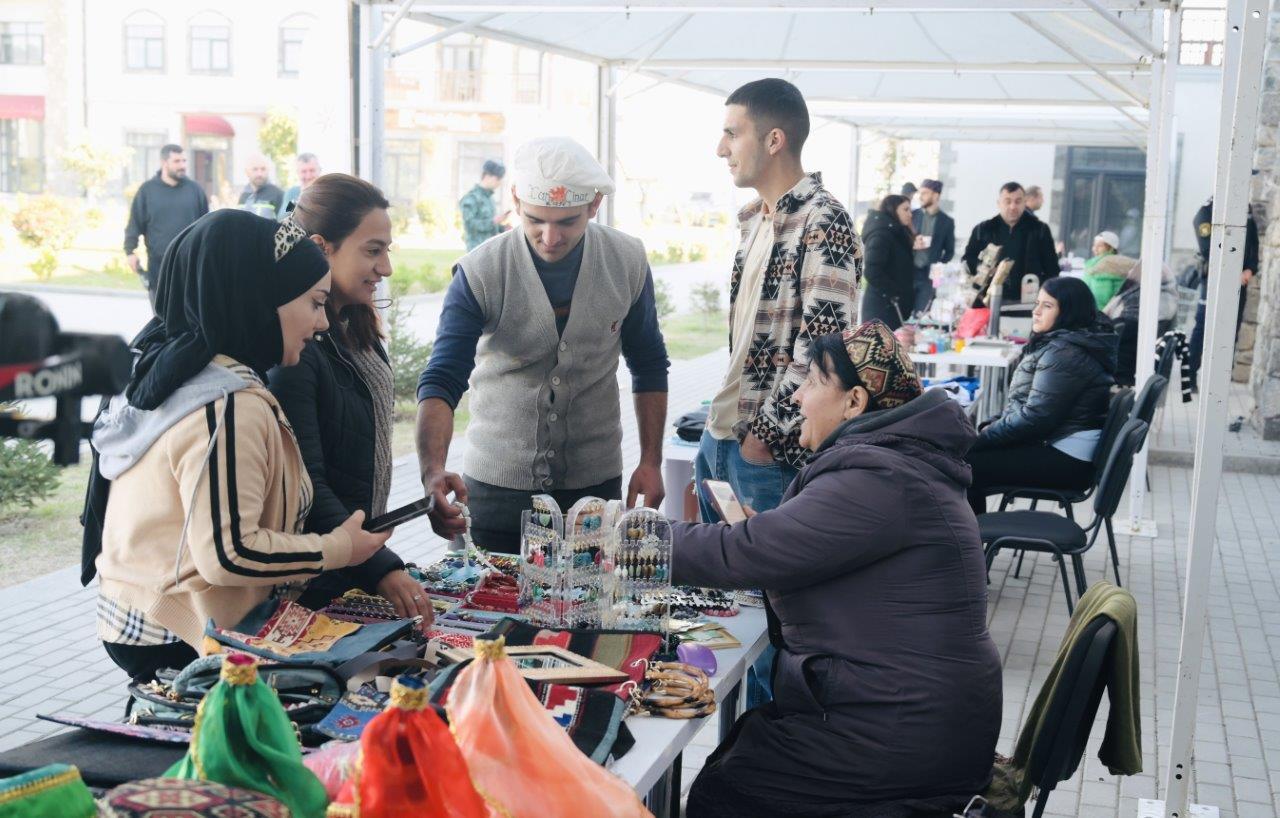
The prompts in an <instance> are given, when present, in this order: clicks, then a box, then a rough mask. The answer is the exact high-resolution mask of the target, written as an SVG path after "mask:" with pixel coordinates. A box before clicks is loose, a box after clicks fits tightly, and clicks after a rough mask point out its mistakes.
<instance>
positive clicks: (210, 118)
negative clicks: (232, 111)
mask: <svg viewBox="0 0 1280 818" xmlns="http://www.w3.org/2000/svg"><path fill="white" fill-rule="evenodd" d="M182 126H183V127H184V128H185V129H186V131H187V134H188V135H191V134H207V135H209V136H235V135H236V129H235V128H233V127H231V123H230V122H228V121H226V120H225V119H223V118H222V117H220V116H218V115H217V114H183V115H182Z"/></svg>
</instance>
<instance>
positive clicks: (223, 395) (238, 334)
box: [86, 210, 390, 679]
mask: <svg viewBox="0 0 1280 818" xmlns="http://www.w3.org/2000/svg"><path fill="white" fill-rule="evenodd" d="M305 238H306V237H305V234H304V233H303V231H302V230H301V228H299V227H298V226H297V225H296V224H294V223H293V222H292V220H286V221H285V222H283V223H281V224H280V225H278V226H277V224H276V223H275V222H274V221H270V220H267V219H263V218H262V217H260V216H256V215H253V214H251V213H247V212H244V211H234V210H222V211H218V212H215V213H211V214H209V215H207V216H205V217H203V218H202V219H200V220H199V221H197V222H196V223H195V224H193V225H191V226H190V227H188V228H187V229H186V230H185V231H183V233H181V234H180V235H179V236H178V238H177V239H175V240H174V243H173V245H172V247H171V248H170V250H169V251H168V252H167V253H166V254H165V257H164V261H163V262H162V263H161V267H160V274H159V284H158V290H157V296H156V297H157V312H158V316H159V317H157V318H156V319H153V320H152V322H151V323H150V324H148V326H147V328H146V329H145V330H143V333H142V334H141V335H140V336H139V337H138V338H137V339H136V340H135V342H134V346H135V347H136V348H137V349H138V350H139V351H140V353H141V354H140V357H139V359H138V362H137V363H136V364H135V367H134V372H133V377H132V380H131V382H130V384H129V387H128V389H127V390H126V392H125V394H124V395H120V396H117V397H116V398H114V399H113V400H112V401H111V404H110V406H109V407H108V408H107V409H106V410H105V411H104V412H103V413H102V414H101V416H100V417H99V418H98V420H97V422H96V423H95V426H94V434H93V445H94V449H95V450H96V452H97V455H98V457H97V471H98V473H99V475H100V477H101V478H103V479H105V480H107V481H110V486H109V494H107V496H106V502H105V513H104V514H103V515H102V517H101V519H102V529H101V553H100V554H98V556H97V560H96V564H97V572H98V574H99V577H100V592H99V600H98V635H99V637H100V638H101V639H102V640H103V643H104V646H105V648H106V650H107V653H108V654H109V655H110V656H111V658H112V659H113V660H114V661H115V662H116V664H118V665H119V666H120V667H121V668H123V669H124V670H125V671H126V672H128V673H129V674H130V676H132V677H134V678H135V679H150V678H152V677H153V676H154V673H155V671H156V669H158V668H161V667H181V666H182V665H183V664H185V663H186V662H187V661H189V660H191V659H193V658H195V656H196V648H197V646H198V645H199V643H200V639H201V635H202V633H203V629H204V626H205V623H206V621H208V620H210V619H212V620H213V621H214V622H215V623H216V624H217V625H218V626H220V627H229V626H234V625H235V624H236V623H237V622H239V621H240V619H241V618H242V617H243V616H244V615H245V614H246V613H248V612H249V610H250V609H251V608H252V607H253V606H254V605H256V604H257V603H259V602H261V601H262V600H264V599H266V598H267V597H268V596H269V595H270V594H271V593H272V590H273V588H276V587H277V586H281V585H285V584H290V585H292V584H301V583H303V582H306V581H308V580H310V579H313V578H314V577H316V576H318V575H319V574H321V573H322V572H324V571H328V570H333V569H337V568H343V567H345V566H348V565H355V564H358V563H361V562H363V561H364V560H366V559H368V558H369V556H370V555H371V554H373V553H374V552H375V551H376V550H377V549H378V548H379V547H381V546H382V544H383V543H384V542H385V541H386V539H387V538H388V536H390V534H389V533H384V534H370V533H367V532H365V531H363V530H362V528H361V525H362V523H363V520H364V515H363V513H362V512H356V513H355V514H353V515H352V516H351V517H350V518H349V519H347V520H346V521H345V522H344V523H343V524H342V525H340V526H339V527H337V528H335V529H333V530H332V531H330V532H328V533H326V534H303V533H301V532H302V527H303V522H304V521H305V520H306V516H307V512H308V510H309V508H310V505H311V500H312V488H311V480H310V478H309V477H308V476H307V471H306V468H305V467H304V465H303V462H302V458H301V456H300V454H299V451H298V445H297V441H296V440H295V439H294V436H293V431H292V429H291V428H290V427H289V422H288V420H287V419H286V418H285V416H284V412H283V411H281V409H280V406H279V404H278V403H277V402H276V400H275V398H274V397H272V395H271V393H270V392H269V391H268V390H267V389H266V387H265V386H264V384H263V376H264V373H265V371H266V370H267V369H269V368H270V367H272V366H275V365H277V364H283V365H286V366H288V365H292V364H296V363H297V362H298V359H299V356H300V355H301V352H302V348H303V346H304V344H306V343H307V341H308V340H310V339H311V338H312V337H313V336H314V335H315V333H317V332H321V331H323V330H324V329H325V328H326V327H327V321H326V319H325V309H324V305H325V300H326V299H327V298H328V294H329V286H330V276H329V270H328V263H327V262H326V261H325V258H324V254H323V253H322V252H320V249H319V248H318V247H316V245H315V244H313V243H312V242H310V241H306V240H305ZM95 477H97V475H95ZM99 487H101V484H99ZM92 491H93V489H92V488H91V494H92ZM103 493H104V494H105V493H106V492H105V489H104V490H103ZM92 502H93V498H92V497H91V498H90V503H91V505H92ZM93 520H94V515H93V514H91V513H89V514H86V525H87V526H88V525H92V524H93ZM86 542H88V538H87V539H86Z"/></svg>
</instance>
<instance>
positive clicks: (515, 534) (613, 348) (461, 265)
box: [417, 137, 669, 553]
mask: <svg viewBox="0 0 1280 818" xmlns="http://www.w3.org/2000/svg"><path fill="white" fill-rule="evenodd" d="M511 174H512V177H513V184H512V188H511V193H512V198H513V199H514V201H515V212H516V214H517V215H518V216H519V222H520V229H519V230H509V231H507V232H505V233H502V234H500V235H498V236H495V237H494V238H491V239H489V240H488V241H486V242H484V243H483V244H481V245H480V246H479V247H477V248H475V249H474V250H472V251H471V252H469V253H467V255H465V256H463V257H462V259H461V260H459V261H458V263H457V265H456V266H455V267H454V270H453V272H454V275H453V282H452V284H450V286H449V290H448V292H447V293H446V295H445V300H444V307H443V311H442V313H441V317H440V326H439V329H438V330H437V331H436V341H435V347H434V349H433V350H432V353H431V361H430V363H429V364H428V365H427V368H426V370H425V371H424V372H423V373H422V377H421V378H420V379H419V380H418V429H417V444H418V464H419V467H420V469H421V473H422V483H423V486H424V488H425V489H426V491H427V493H428V494H430V495H433V496H434V497H435V500H436V509H437V511H436V512H435V515H434V518H433V522H434V525H435V528H436V531H437V532H438V533H440V534H442V535H444V536H451V535H453V534H455V533H457V532H458V531H460V530H461V528H462V520H461V517H460V516H459V515H458V512H457V510H456V509H454V508H453V507H452V506H451V505H450V504H449V502H448V501H447V499H446V495H447V494H448V493H449V492H450V491H452V492H454V493H455V496H456V497H457V498H458V499H462V500H465V502H466V503H467V506H468V509H469V511H470V513H471V524H472V529H471V530H472V536H473V538H474V539H475V542H476V544H477V545H480V546H482V547H484V548H488V549H490V550H494V551H502V552H507V553H515V552H518V551H519V549H520V533H519V529H520V514H521V512H522V511H525V510H528V509H529V508H531V507H532V497H533V496H534V495H535V494H550V495H552V496H553V497H555V499H556V501H557V502H558V503H559V504H560V507H561V508H563V509H565V510H567V509H568V508H569V507H570V506H571V505H572V504H573V503H575V502H576V501H577V500H578V499H579V498H581V497H587V496H595V497H602V498H604V499H622V498H623V495H622V420H621V406H620V401H619V395H618V381H617V376H616V371H617V367H618V356H619V354H621V356H622V357H623V358H624V359H625V360H626V363H627V368H628V369H629V370H630V371H631V391H632V393H633V395H634V400H635V410H636V416H637V420H638V423H639V427H640V429H639V431H640V465H639V467H637V468H636V470H635V471H634V472H633V473H632V474H631V478H630V480H629V482H628V485H627V494H626V499H627V503H628V505H632V504H634V503H635V502H636V499H637V496H638V495H643V497H644V502H645V504H646V505H649V506H653V507H656V506H657V505H658V504H660V503H661V502H662V498H663V488H662V470H661V459H662V435H663V427H664V425H665V423H666V415H667V367H668V363H669V362H668V359H667V349H666V345H665V344H664V342H663V340H662V332H661V330H660V329H659V328H658V315H657V308H656V304H655V302H654V289H653V275H652V273H651V272H650V271H649V264H648V261H647V258H646V256H645V250H644V245H643V244H642V243H641V242H640V240H639V239H637V238H634V237H632V236H628V235H626V234H625V233H622V232H620V231H618V230H614V229H613V228H611V227H605V226H604V225H601V224H597V223H596V222H594V221H593V219H594V218H595V215H596V212H597V211H598V210H599V209H600V202H601V200H602V199H603V198H604V197H605V196H607V195H609V194H611V193H613V191H614V185H613V180H612V179H610V178H609V175H608V174H607V173H605V170H604V168H602V167H601V166H600V163H599V162H597V161H596V160H595V158H594V157H592V156H591V154H590V153H588V152H587V150H586V148H584V147H582V146H581V145H579V144H578V143H577V142H574V141H573V140H571V139H567V138H562V137H550V138H543V139H535V140H533V141H531V142H527V143H525V144H524V145H522V146H521V147H520V148H519V149H518V150H517V151H516V155H515V161H514V162H513V163H512V166H511ZM468 387H469V388H470V390H471V402H470V412H471V422H470V424H469V425H468V427H467V453H466V461H465V465H464V468H463V472H464V475H463V477H461V478H460V477H459V476H458V475H456V474H452V473H450V472H448V471H446V470H445V461H446V459H447V457H448V453H449V443H450V441H451V439H452V437H453V414H454V410H455V409H456V408H457V405H458V401H459V400H461V398H462V395H463V394H464V393H465V392H466V391H467V389H468Z"/></svg>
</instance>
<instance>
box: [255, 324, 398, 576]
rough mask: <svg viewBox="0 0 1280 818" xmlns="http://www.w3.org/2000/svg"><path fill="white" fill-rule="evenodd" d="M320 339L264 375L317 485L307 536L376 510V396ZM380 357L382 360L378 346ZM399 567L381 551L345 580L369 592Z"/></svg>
mask: <svg viewBox="0 0 1280 818" xmlns="http://www.w3.org/2000/svg"><path fill="white" fill-rule="evenodd" d="M320 338H321V340H319V341H317V342H315V343H310V344H307V345H306V347H305V348H304V349H303V351H302V358H301V360H300V361H299V362H298V364H297V366H287V367H286V366H278V367H276V368H275V369H273V370H271V372H270V373H268V375H267V378H268V384H269V386H270V389H271V393H272V394H273V395H275V396H276V400H278V401H280V405H281V406H282V407H283V408H284V413H285V415H286V416H287V417H288V418H289V423H290V425H292V426H293V432H294V434H295V435H296V436H297V438H298V448H299V449H301V451H302V459H303V460H304V461H306V464H307V472H308V473H309V474H310V475H311V482H312V484H313V486H314V494H315V499H314V501H313V502H312V506H311V514H310V515H309V516H308V517H307V525H306V531H307V532H308V533H312V532H314V533H326V532H329V531H332V530H333V529H334V528H335V527H337V526H339V525H342V522H343V521H344V520H346V519H347V518H348V517H350V516H351V515H352V514H353V513H354V512H355V511H356V509H362V510H363V511H364V513H365V515H366V517H367V516H368V515H369V514H370V508H371V506H372V505H373V463H374V459H373V450H374V446H375V445H376V444H375V440H376V437H375V434H374V428H373V424H374V415H373V396H372V394H371V393H370V392H369V387H368V386H367V385H365V382H364V380H363V379H362V378H361V377H360V376H359V374H358V373H357V371H356V368H355V364H353V363H351V361H350V360H349V359H348V358H347V357H346V356H344V355H343V353H342V351H341V350H340V349H339V347H338V343H337V341H336V340H335V339H334V338H333V336H332V335H331V334H329V333H325V334H324V335H322V336H320ZM378 352H379V353H380V354H381V355H382V357H383V358H384V359H386V353H385V352H384V351H383V350H382V347H381V346H379V347H378ZM403 567H404V562H403V561H402V560H401V559H400V558H399V557H397V556H396V554H395V552H393V551H392V550H391V549H389V548H382V549H380V550H379V551H378V552H377V553H375V554H374V555H373V556H372V557H371V558H370V559H369V560H367V561H366V562H364V563H362V564H360V565H355V566H352V567H350V568H346V569H343V574H344V575H345V576H347V577H348V578H349V579H351V580H352V581H353V582H355V583H356V584H358V585H360V586H361V587H362V588H364V589H365V590H366V591H369V592H373V590H374V587H375V586H376V585H377V584H378V582H379V581H380V580H381V579H382V578H383V577H384V576H385V575H386V574H387V573H389V572H391V571H396V570H399V569H401V568H403Z"/></svg>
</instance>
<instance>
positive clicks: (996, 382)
mask: <svg viewBox="0 0 1280 818" xmlns="http://www.w3.org/2000/svg"><path fill="white" fill-rule="evenodd" d="M1021 351H1022V348H1021V347H1019V346H1016V345H1010V346H999V347H997V346H983V345H981V344H980V343H979V344H973V343H970V344H967V345H966V346H965V348H964V349H962V350H960V351H959V352H955V351H948V352H933V353H928V352H913V353H911V361H912V363H914V364H916V365H917V366H927V365H933V366H948V367H969V366H972V367H974V368H976V369H977V370H978V377H979V383H980V388H981V393H980V397H979V398H978V400H977V401H976V402H975V404H974V418H973V420H974V423H981V422H982V421H984V420H986V419H988V418H991V417H995V416H997V415H999V414H1000V413H1001V411H1003V409H1004V384H1005V376H1004V373H1005V370H1007V369H1008V368H1009V366H1010V364H1012V363H1013V361H1014V359H1015V358H1017V357H1018V353H1019V352H1021Z"/></svg>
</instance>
